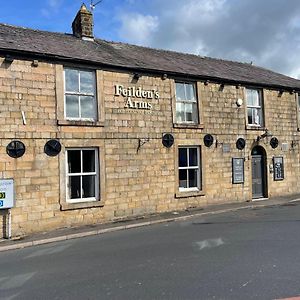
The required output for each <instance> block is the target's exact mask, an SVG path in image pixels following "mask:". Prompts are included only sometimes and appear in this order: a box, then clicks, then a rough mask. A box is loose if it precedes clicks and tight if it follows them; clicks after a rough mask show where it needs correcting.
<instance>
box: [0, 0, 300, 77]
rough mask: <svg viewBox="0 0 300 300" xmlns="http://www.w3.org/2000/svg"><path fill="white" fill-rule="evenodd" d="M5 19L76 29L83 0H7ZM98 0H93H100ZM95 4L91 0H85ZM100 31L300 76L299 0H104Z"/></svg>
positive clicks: (98, 11) (98, 12)
mask: <svg viewBox="0 0 300 300" xmlns="http://www.w3.org/2000/svg"><path fill="white" fill-rule="evenodd" d="M1 2H2V3H1V4H2V5H1V10H0V22H1V23H6V24H11V25H17V26H23V27H29V28H34V29H40V30H48V31H56V32H63V33H65V32H66V33H71V24H72V21H73V19H74V17H75V15H76V13H77V11H78V10H79V8H80V6H81V4H82V3H83V1H82V0H40V1H38V0H28V1H26V0H25V1H24V0H23V1H21V0H11V1H7V0H2V1H1ZM96 2H97V0H94V3H96ZM85 4H86V5H87V6H88V7H90V4H91V0H85ZM94 34H95V36H96V37H98V38H101V39H105V40H110V41H120V42H126V43H131V44H137V45H142V46H147V47H152V48H160V49H168V50H174V51H180V52H186V53H193V54H197V55H201V56H209V57H215V58H221V59H226V60H234V61H240V62H248V63H250V62H252V63H253V64H254V65H257V66H261V67H265V68H268V69H271V70H274V71H276V72H279V73H282V74H286V75H289V76H292V77H295V78H299V79H300V0H102V2H101V3H99V4H98V5H96V7H95V9H94Z"/></svg>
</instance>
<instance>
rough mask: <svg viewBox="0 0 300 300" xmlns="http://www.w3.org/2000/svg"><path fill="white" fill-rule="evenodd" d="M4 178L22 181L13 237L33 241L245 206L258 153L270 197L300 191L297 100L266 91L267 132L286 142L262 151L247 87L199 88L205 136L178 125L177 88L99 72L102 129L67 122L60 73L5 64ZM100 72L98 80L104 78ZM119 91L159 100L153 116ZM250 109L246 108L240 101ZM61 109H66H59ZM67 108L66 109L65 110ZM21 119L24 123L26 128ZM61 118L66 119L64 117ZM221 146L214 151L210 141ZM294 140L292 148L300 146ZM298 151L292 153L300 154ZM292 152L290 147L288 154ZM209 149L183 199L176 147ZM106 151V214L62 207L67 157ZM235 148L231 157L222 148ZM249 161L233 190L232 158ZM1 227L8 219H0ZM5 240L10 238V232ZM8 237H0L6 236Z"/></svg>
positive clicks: (0, 82) (0, 80) (100, 208)
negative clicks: (71, 151) (278, 166)
mask: <svg viewBox="0 0 300 300" xmlns="http://www.w3.org/2000/svg"><path fill="white" fill-rule="evenodd" d="M0 65H1V67H0V86H1V89H0V104H1V110H0V135H1V141H0V146H1V147H0V178H14V184H15V195H16V197H15V198H16V201H15V207H14V208H13V209H12V224H13V227H12V233H13V235H15V236H16V235H25V234H29V233H31V232H36V231H46V230H51V229H54V228H61V227H68V226H77V225H83V224H93V223H101V222H107V221H111V220H115V219H117V218H126V217H128V216H138V215H143V214H149V213H156V212H163V211H171V210H178V209H186V208H189V207H201V206H205V205H207V204H214V203H225V202H233V201H236V202H242V201H246V200H250V199H251V198H252V186H251V184H252V182H251V150H252V149H253V147H254V146H255V145H257V144H259V145H261V146H262V147H264V149H265V151H266V153H267V177H268V182H267V186H268V197H276V196H284V195H291V194H297V193H298V192H299V183H298V180H297V177H298V176H299V147H300V146H299V137H298V135H299V132H298V131H297V127H298V124H297V105H296V96H295V94H289V93H287V92H284V93H283V94H282V95H281V96H279V93H278V91H276V90H270V89H264V91H263V94H264V112H265V127H266V128H268V130H270V131H271V132H272V133H273V135H274V136H276V137H277V138H278V140H279V146H278V148H276V149H272V148H271V146H270V144H269V138H265V139H262V140H261V141H259V142H257V136H259V135H261V134H262V133H263V132H264V131H263V130H257V129H256V130H252V129H247V126H246V107H245V95H244V93H245V89H244V87H240V88H238V89H237V88H236V86H231V85H225V87H224V88H223V89H222V88H220V84H215V83H209V84H208V85H205V84H204V83H203V82H201V81H199V82H198V84H197V87H198V99H199V101H200V103H199V104H201V105H200V106H199V107H200V109H201V113H200V121H201V126H199V127H198V128H184V127H182V126H181V127H176V126H173V113H174V108H173V107H174V105H173V103H174V101H175V95H174V80H173V79H166V80H162V79H161V77H159V76H151V75H144V76H142V77H141V78H139V80H138V81H137V82H133V80H132V74H129V73H128V74H127V73H122V72H115V71H114V72H112V71H101V70H100V71H101V79H99V82H98V83H100V84H99V85H98V89H100V93H98V95H100V96H99V97H101V99H99V100H100V101H101V102H102V103H101V105H100V106H99V107H101V109H102V110H103V111H102V112H101V118H102V117H103V123H101V124H97V125H96V126H87V125H86V124H67V123H66V124H63V123H61V124H60V123H59V122H58V119H59V118H61V113H62V112H61V111H60V112H59V109H60V108H61V107H63V103H61V101H64V100H63V98H62V97H61V95H63V91H62V90H60V91H59V89H62V88H63V84H59V83H58V82H61V81H57V78H58V77H57V76H60V78H63V77H62V74H60V75H59V74H58V73H57V72H58V71H57V70H62V69H63V68H62V66H60V67H59V68H58V67H57V64H54V63H47V62H39V65H38V66H37V67H34V66H32V61H25V60H14V61H13V62H12V63H11V64H7V63H5V62H4V60H3V59H0ZM100 71H99V72H100ZM115 85H123V86H124V87H133V86H135V87H137V88H138V87H141V88H142V89H144V90H152V89H155V90H157V91H159V94H160V97H159V99H150V100H149V102H151V104H152V109H151V110H147V109H144V110H137V109H130V108H125V107H124V105H125V101H126V99H125V98H124V97H122V96H116V95H115ZM238 98H240V99H243V100H244V104H243V105H242V106H240V107H238V106H237V105H236V100H237V99H238ZM58 102H59V103H58ZM58 104H59V105H58ZM22 111H23V112H24V114H25V116H26V125H25V124H24V123H23V119H22ZM58 114H60V117H58ZM166 132H168V133H172V134H173V135H174V138H175V143H174V145H173V146H172V147H171V148H165V147H164V146H163V145H162V142H161V139H162V135H163V133H166ZM207 133H209V134H212V135H213V136H214V139H215V143H214V144H213V145H212V146H211V147H209V148H207V147H205V145H204V143H203V137H204V135H205V134H207ZM239 137H243V138H245V139H246V147H245V149H244V150H238V149H237V148H236V145H235V143H236V140H237V138H239ZM51 138H56V139H59V140H60V142H61V144H62V151H61V153H60V154H59V155H58V156H56V157H49V156H47V155H46V154H45V153H44V145H45V143H46V142H47V140H48V139H51ZM15 139H18V140H21V141H22V142H23V143H24V144H25V146H26V152H25V154H24V156H22V157H21V158H18V159H14V158H11V157H9V156H8V155H7V154H6V146H7V144H8V143H9V142H10V141H12V140H15ZM293 141H294V142H293ZM292 142H293V143H294V145H295V146H294V147H292V146H291V145H292ZM282 144H287V145H288V147H287V149H285V148H286V147H282ZM182 145H188V146H195V145H196V146H199V147H200V149H201V163H202V179H203V182H202V185H203V190H202V191H201V192H200V193H196V194H194V195H180V193H179V192H178V170H177V160H178V157H177V156H178V147H179V146H182ZM85 146H88V147H90V146H93V147H98V149H99V155H100V170H99V171H100V181H101V184H100V186H101V192H100V195H101V200H100V202H99V205H88V204H86V205H85V204H83V205H79V206H74V207H73V208H72V207H71V208H70V207H69V206H66V205H64V197H65V194H64V193H65V192H64V191H65V169H64V164H65V148H67V147H85ZM225 148H226V149H227V150H228V149H229V151H228V152H227V151H225V150H224V149H225ZM274 156H283V158H284V167H285V178H284V180H282V181H274V179H273V174H272V173H270V165H271V164H272V159H273V157H274ZM233 157H243V158H245V183H244V184H232V158H233ZM0 213H1V214H0V226H1V225H2V226H1V227H2V228H3V227H4V226H3V222H2V221H1V220H2V219H3V217H2V216H3V215H5V211H0ZM2 232H3V230H2ZM0 234H1V233H0Z"/></svg>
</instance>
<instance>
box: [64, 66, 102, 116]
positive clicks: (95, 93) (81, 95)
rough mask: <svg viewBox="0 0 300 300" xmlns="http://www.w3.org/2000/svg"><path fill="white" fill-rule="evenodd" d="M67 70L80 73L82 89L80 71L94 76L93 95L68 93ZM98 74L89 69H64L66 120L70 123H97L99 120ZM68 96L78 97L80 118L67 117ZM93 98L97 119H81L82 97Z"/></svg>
mask: <svg viewBox="0 0 300 300" xmlns="http://www.w3.org/2000/svg"><path fill="white" fill-rule="evenodd" d="M66 70H74V71H78V86H79V88H80V71H81V72H90V73H92V74H93V81H94V89H93V93H84V92H80V91H79V92H74V91H67V89H66V88H67V85H66ZM96 85H97V82H96V74H95V71H93V70H89V69H77V68H69V67H65V68H64V118H65V119H66V120H70V121H96V120H97V119H98V104H97V89H96ZM67 95H75V96H78V106H79V110H78V111H79V117H78V118H76V117H67V100H66V96H67ZM84 96H87V97H93V98H94V110H95V112H96V116H95V118H82V117H81V99H80V98H81V97H84Z"/></svg>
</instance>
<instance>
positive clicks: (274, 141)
mask: <svg viewBox="0 0 300 300" xmlns="http://www.w3.org/2000/svg"><path fill="white" fill-rule="evenodd" d="M278 143H279V142H278V138H276V137H272V138H271V141H270V145H271V147H272V148H273V149H275V148H277V147H278Z"/></svg>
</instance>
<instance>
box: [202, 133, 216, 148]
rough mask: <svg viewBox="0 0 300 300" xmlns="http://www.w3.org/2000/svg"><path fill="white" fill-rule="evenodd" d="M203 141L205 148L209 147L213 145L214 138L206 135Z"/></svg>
mask: <svg viewBox="0 0 300 300" xmlns="http://www.w3.org/2000/svg"><path fill="white" fill-rule="evenodd" d="M203 141H204V145H205V146H206V147H210V146H211V145H212V144H213V143H214V137H213V136H212V135H211V134H206V135H205V136H204V138H203Z"/></svg>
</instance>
